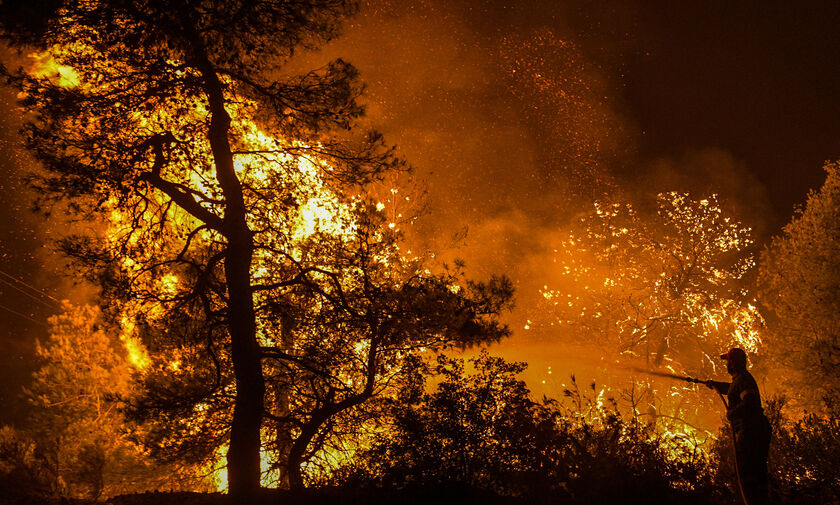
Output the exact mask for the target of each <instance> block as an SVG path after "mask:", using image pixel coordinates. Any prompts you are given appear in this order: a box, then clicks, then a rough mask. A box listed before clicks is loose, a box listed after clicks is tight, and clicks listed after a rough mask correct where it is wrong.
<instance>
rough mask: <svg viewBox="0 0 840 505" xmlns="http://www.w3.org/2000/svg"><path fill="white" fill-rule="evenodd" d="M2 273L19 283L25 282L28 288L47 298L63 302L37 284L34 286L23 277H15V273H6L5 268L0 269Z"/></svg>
mask: <svg viewBox="0 0 840 505" xmlns="http://www.w3.org/2000/svg"><path fill="white" fill-rule="evenodd" d="M0 274H2V275H5V276H6V277H8V278H9V279H12V280H13V281H15V282H18V283H20V284H23V285H24V286H26V287H27V288H29V289H31V290H32V291H35V292H36V293H38V294H40V295H41V296H44V297H46V298H49V299H50V300H52V301H54V302H56V303H61V301H60V300H58V299H57V298H55V297H54V296H50V295H49V294H48V293H46V292H44V291H42V290H40V289H38V288H36V287H35V286H33V285H31V284H29V283H27V282H25V281H23V280H21V279H19V278H17V277H15V276H14V275H11V274H7V273H6V272H4V271H3V270H0Z"/></svg>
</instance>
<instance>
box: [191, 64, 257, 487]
mask: <svg viewBox="0 0 840 505" xmlns="http://www.w3.org/2000/svg"><path fill="white" fill-rule="evenodd" d="M202 56H203V55H202ZM199 63H200V65H199V66H200V68H201V71H202V74H203V77H204V82H205V89H206V91H207V98H208V105H209V109H210V131H209V135H208V137H209V140H210V147H211V149H212V152H213V160H214V162H215V166H216V177H217V178H218V181H219V185H220V186H221V188H222V192H223V193H224V198H225V215H224V224H223V227H224V234H225V237H226V238H227V242H228V245H227V251H226V254H225V261H224V267H225V282H226V284H227V292H228V331H229V333H230V342H231V359H232V360H233V373H234V379H235V381H236V399H235V404H234V408H233V421H232V423H231V429H230V447H229V449H228V454H227V464H228V492H229V493H230V495H231V496H232V497H234V498H235V499H236V500H237V501H239V502H245V501H248V500H250V499H251V498H253V497H254V496H255V495H256V493H257V491H259V489H260V448H261V441H260V430H261V428H262V418H263V408H264V402H265V379H264V377H263V372H262V359H261V353H260V347H259V343H258V342H257V331H256V316H255V312H254V298H253V290H252V287H251V260H252V257H253V252H254V244H253V236H252V233H251V230H250V229H249V228H248V221H247V209H246V207H245V199H244V196H243V194H242V185H241V183H240V181H239V178H238V177H237V175H236V171H235V169H234V165H233V153H232V152H231V148H230V140H229V138H228V131H229V129H230V116H229V115H228V113H227V111H226V110H225V99H224V92H223V88H222V84H221V82H220V81H219V77H218V75H217V74H216V72H215V70H214V69H213V67H212V65H210V63H209V62H208V61H207V60H206V58H201V59H200V62H199Z"/></svg>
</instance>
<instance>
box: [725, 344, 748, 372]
mask: <svg viewBox="0 0 840 505" xmlns="http://www.w3.org/2000/svg"><path fill="white" fill-rule="evenodd" d="M720 359H725V360H727V361H731V362H732V364H733V365H736V366H738V367H740V368H746V366H747V353H745V352H744V350H743V349H740V348H738V347H733V348H732V349H729V351H728V352H725V353H723V354H721V355H720Z"/></svg>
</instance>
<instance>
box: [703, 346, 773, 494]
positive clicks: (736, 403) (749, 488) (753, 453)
mask: <svg viewBox="0 0 840 505" xmlns="http://www.w3.org/2000/svg"><path fill="white" fill-rule="evenodd" d="M720 357H721V359H724V360H726V371H727V372H729V375H731V376H732V382H731V383H729V382H718V381H711V380H710V381H706V382H705V384H706V386H708V387H709V388H711V389H714V390H716V391H717V392H719V393H720V394H722V395H726V397H727V410H726V418H727V419H728V420H729V422H730V423H732V431H733V433H734V436H735V457H736V458H737V470H738V478H739V480H740V486H741V490H742V492H743V498H744V500H745V501H746V502H747V505H764V504H766V503H767V502H768V499H769V486H768V476H767V452H768V450H769V448H770V423H769V422H768V421H767V417H765V416H764V409H763V408H762V407H761V395H760V394H759V392H758V384H756V382H755V379H754V378H753V376H752V374H751V373H750V372H749V371H747V354H746V353H745V352H744V351H743V349H739V348H737V347H734V348H732V349H730V350H729V352H727V353H725V354H721V356H720Z"/></svg>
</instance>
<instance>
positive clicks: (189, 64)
mask: <svg viewBox="0 0 840 505" xmlns="http://www.w3.org/2000/svg"><path fill="white" fill-rule="evenodd" d="M54 7H55V10H54V11H52V12H50V11H47V14H49V15H48V16H46V17H45V19H46V21H45V22H44V23H43V24H42V25H38V28H39V30H40V31H39V32H38V36H37V37H36V38H33V37H31V35H32V32H31V30H29V29H28V28H31V25H27V27H26V29H23V28H21V27H20V26H17V25H14V24H13V23H10V22H8V21H9V19H13V18H9V19H7V20H6V21H7V23H6V24H5V27H4V33H3V34H4V36H5V37H6V38H7V39H8V40H10V41H11V42H13V43H15V44H25V43H36V44H37V45H38V47H39V48H40V49H41V50H42V51H43V52H42V53H41V54H40V64H39V65H36V66H35V67H34V68H33V69H30V71H23V70H21V71H18V72H14V73H12V72H6V75H7V77H8V79H9V81H10V82H11V83H12V84H13V85H14V86H16V87H17V88H18V89H19V90H20V92H21V96H22V101H21V104H22V106H23V107H24V109H25V110H27V111H29V112H30V113H31V114H32V115H31V118H30V119H31V120H30V121H29V122H28V123H27V125H26V127H25V128H24V134H25V138H26V142H27V145H28V147H29V148H30V149H31V150H32V151H33V152H34V153H35V155H36V157H37V158H38V160H40V161H41V162H42V164H43V165H44V167H45V171H44V173H41V174H38V175H37V176H35V177H34V178H33V182H34V184H35V186H36V188H37V189H39V190H40V191H41V195H42V198H41V199H40V204H42V205H50V204H57V203H62V202H63V203H66V204H67V205H66V208H67V209H69V210H70V211H71V212H72V213H73V214H74V215H76V216H77V217H79V220H80V221H91V222H95V221H96V220H99V221H100V222H102V223H103V225H102V226H101V227H100V228H98V229H95V230H91V231H88V232H86V233H78V234H76V235H73V236H70V237H67V238H66V239H64V240H63V241H62V242H61V245H62V248H63V249H64V250H65V251H66V252H67V253H69V254H70V255H71V256H72V257H74V258H76V259H78V260H80V262H81V264H82V265H84V267H85V272H86V273H87V274H88V276H89V277H90V278H91V279H92V280H94V281H95V282H97V283H98V284H99V285H100V286H102V294H101V296H102V300H103V302H104V304H105V305H106V306H107V310H106V312H107V313H106V316H107V317H108V318H110V320H111V321H113V322H114V323H116V324H119V325H120V326H121V327H122V331H123V332H125V333H126V334H127V335H130V336H131V338H133V339H140V340H142V341H143V342H144V343H145V344H146V346H147V348H148V351H149V356H148V364H147V365H146V366H145V368H144V371H145V379H144V385H145V386H146V387H145V393H144V394H141V395H139V396H137V397H135V398H133V399H132V400H131V401H132V404H133V411H134V413H135V414H136V415H137V416H139V417H141V418H148V417H150V416H155V417H156V418H157V419H158V421H159V422H158V423H157V424H154V423H153V424H152V425H151V427H150V428H149V438H150V440H151V441H152V442H154V446H155V448H156V450H157V451H158V452H159V453H160V454H161V455H170V456H173V455H180V456H183V455H185V454H190V455H192V456H193V457H195V458H200V457H209V455H210V454H211V453H213V452H214V451H215V450H218V449H219V447H221V446H223V445H225V444H229V450H228V452H227V468H228V475H229V484H230V492H231V493H232V494H235V495H239V496H247V495H251V494H252V493H254V492H255V491H256V490H257V489H258V488H259V486H260V474H261V469H260V454H261V450H262V449H269V450H272V451H274V453H275V455H274V459H275V460H284V462H283V463H281V464H280V465H281V466H283V467H285V471H286V473H287V474H288V476H289V477H288V478H289V481H290V484H291V485H293V486H294V485H301V484H302V476H301V473H300V472H301V471H300V465H301V463H302V462H303V461H304V460H305V459H306V458H307V457H309V456H310V455H311V454H312V452H313V450H315V449H317V448H319V447H322V446H323V444H324V443H326V440H328V439H329V436H328V435H329V434H330V433H334V430H335V419H336V416H338V415H340V414H343V413H347V412H349V411H351V410H352V409H353V408H355V407H358V406H360V405H361V404H363V403H364V402H365V401H366V400H367V399H369V398H371V397H372V396H374V395H375V394H377V393H381V392H382V391H383V390H384V389H385V388H386V387H387V384H388V377H389V376H391V375H392V374H393V373H395V372H396V371H398V370H399V359H400V358H401V357H404V356H405V355H407V354H409V353H410V352H411V351H412V350H413V349H416V348H421V347H423V346H428V345H432V346H435V345H447V344H451V343H461V344H467V343H470V342H476V341H482V340H486V339H496V338H500V337H502V336H504V335H506V334H507V330H506V328H504V327H503V326H501V325H499V324H498V323H497V322H496V321H495V319H494V314H495V313H497V312H498V311H499V310H500V309H501V308H503V307H504V306H506V304H507V302H508V300H509V299H510V295H511V289H510V285H509V283H508V282H507V281H505V280H494V281H493V282H491V283H489V284H468V283H464V282H460V284H459V285H456V279H455V277H453V276H449V275H433V274H431V273H430V272H428V270H426V269H425V268H424V267H422V266H421V265H420V264H419V263H418V262H416V261H413V260H411V259H409V258H404V257H403V256H402V255H401V254H400V253H399V249H398V246H397V243H396V242H397V240H398V238H399V236H398V233H397V232H396V230H395V229H394V227H393V226H391V223H388V225H385V223H384V222H382V220H381V213H380V211H381V208H379V206H378V205H376V203H375V202H368V201H367V199H366V198H365V197H364V196H363V185H364V184H366V183H368V182H370V181H372V180H375V179H377V178H379V177H380V176H381V175H382V174H383V173H385V172H387V171H391V170H399V169H401V168H403V167H404V163H403V162H402V161H401V160H400V159H399V158H397V157H396V156H395V154H394V152H393V150H392V149H388V148H387V147H386V146H385V145H384V144H383V142H382V140H381V138H380V137H379V135H377V134H376V133H367V134H359V133H357V132H356V130H355V129H353V128H352V127H353V126H354V124H355V123H356V120H357V118H359V117H360V115H361V114H362V113H363V107H362V106H361V105H360V103H359V100H358V99H359V96H360V93H361V91H362V86H361V85H360V83H359V81H358V79H357V72H356V70H355V69H354V68H353V67H352V66H351V65H349V64H347V63H346V62H343V61H341V60H336V61H333V62H332V63H330V64H329V65H327V66H326V67H325V68H321V69H318V70H315V71H312V72H308V73H305V74H303V75H296V76H285V75H283V74H282V71H283V68H284V64H286V63H287V62H288V60H289V59H290V58H291V56H292V53H293V52H294V50H295V49H296V48H311V47H315V46H317V44H318V43H319V42H321V41H323V40H326V39H329V38H331V37H333V36H334V35H335V34H336V33H337V31H338V28H339V25H340V22H341V20H342V18H343V17H345V16H346V15H348V14H350V13H352V12H353V10H354V9H355V7H354V4H353V2H346V1H343V0H312V1H307V2H292V3H289V2H228V1H226V2H217V1H209V2H201V3H193V2H135V1H130V0H126V1H114V2H79V1H66V2H58V3H56V4H54ZM36 25H37V24H36ZM383 225H385V226H383ZM266 419H267V420H268V423H266V422H264V421H265V420H266ZM268 425H270V428H271V429H269V426H268Z"/></svg>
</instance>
